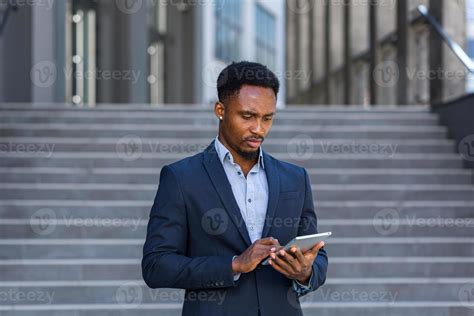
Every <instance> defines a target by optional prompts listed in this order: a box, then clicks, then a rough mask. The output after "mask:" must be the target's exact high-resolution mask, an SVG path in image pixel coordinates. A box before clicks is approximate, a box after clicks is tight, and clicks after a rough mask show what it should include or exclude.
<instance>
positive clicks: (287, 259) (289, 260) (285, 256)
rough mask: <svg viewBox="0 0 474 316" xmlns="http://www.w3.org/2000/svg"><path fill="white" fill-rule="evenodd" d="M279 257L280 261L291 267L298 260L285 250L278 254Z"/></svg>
mask: <svg viewBox="0 0 474 316" xmlns="http://www.w3.org/2000/svg"><path fill="white" fill-rule="evenodd" d="M277 255H278V257H279V258H280V259H282V260H283V261H285V262H287V263H288V264H289V265H291V266H293V262H294V261H296V259H295V258H294V257H293V256H292V255H291V254H289V253H288V252H287V251H286V250H284V249H280V250H279V251H278V252H277Z"/></svg>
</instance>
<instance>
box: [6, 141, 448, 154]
mask: <svg viewBox="0 0 474 316" xmlns="http://www.w3.org/2000/svg"><path fill="white" fill-rule="evenodd" d="M133 141H134V138H133V137H125V138H116V137H104V138H95V139H94V138H80V137H78V138H74V137H3V138H0V148H1V151H0V153H2V154H6V153H19V154H20V153H28V152H53V153H54V152H71V151H76V152H117V151H120V150H121V147H120V146H123V145H126V144H129V143H133ZM211 141H212V139H210V138H202V139H190V140H188V141H183V140H178V139H176V138H137V139H136V142H137V146H139V147H140V149H141V152H144V153H174V154H183V155H184V154H186V155H192V154H195V153H198V152H201V151H203V150H205V149H206V147H207V146H209V144H210V143H211ZM303 141H304V139H302V142H301V146H299V145H298V138H296V140H295V139H292V138H271V137H270V138H268V139H266V140H265V142H264V144H263V149H264V150H265V151H266V152H268V153H270V154H277V153H294V154H297V153H298V148H299V147H301V148H300V149H302V148H303V146H306V147H305V148H306V152H309V151H311V153H327V154H331V153H333V154H343V153H346V154H350V153H360V154H362V153H372V154H386V155H387V156H390V157H391V156H394V155H395V154H404V153H408V154H409V153H413V154H416V153H418V154H421V153H440V154H441V153H453V152H454V149H455V144H454V141H449V140H437V139H431V140H427V139H418V140H417V139H410V140H402V139H383V140H377V139H314V140H309V139H308V141H307V142H306V143H303Z"/></svg>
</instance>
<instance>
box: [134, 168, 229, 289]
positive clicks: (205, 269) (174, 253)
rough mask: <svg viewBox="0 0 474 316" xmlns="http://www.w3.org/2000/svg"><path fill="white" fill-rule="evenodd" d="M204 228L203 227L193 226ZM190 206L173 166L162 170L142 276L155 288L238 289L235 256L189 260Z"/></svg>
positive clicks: (149, 228) (151, 215)
mask: <svg viewBox="0 0 474 316" xmlns="http://www.w3.org/2000/svg"><path fill="white" fill-rule="evenodd" d="M193 224H195V225H200V223H193ZM187 225H188V224H187V216H186V204H185V202H184V198H183V193H182V191H181V188H180V186H179V181H178V179H177V177H176V176H175V173H174V172H173V170H172V168H171V167H170V166H165V167H163V168H162V171H161V174H160V184H159V188H158V192H157V194H156V197H155V200H154V204H153V207H152V209H151V212H150V218H149V222H148V228H147V236H146V241H145V245H144V247H143V259H142V275H143V279H144V280H145V283H146V284H147V285H148V286H149V287H151V288H181V289H216V288H225V287H233V286H236V283H235V282H234V278H233V274H232V256H231V255H230V256H204V257H194V258H190V257H187V256H186V255H185V254H186V249H187V239H188V235H187V234H188V226H187Z"/></svg>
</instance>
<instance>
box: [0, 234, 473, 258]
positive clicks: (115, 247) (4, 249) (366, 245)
mask: <svg viewBox="0 0 474 316" xmlns="http://www.w3.org/2000/svg"><path fill="white" fill-rule="evenodd" d="M469 240H470V241H471V243H470V242H469ZM360 241H361V244H359V245H357V246H354V244H350V243H344V242H345V240H343V239H339V238H337V237H336V238H333V239H331V240H330V241H328V245H327V246H326V251H328V252H329V254H330V255H331V258H332V257H343V256H350V257H368V256H385V255H387V247H389V248H390V256H391V257H398V256H400V257H415V256H426V257H435V256H438V255H439V250H440V249H443V255H445V256H447V257H474V243H472V241H474V238H471V239H468V240H467V238H466V239H462V238H457V239H456V238H452V240H450V239H448V240H447V242H445V243H441V242H439V241H437V240H436V239H435V240H433V242H430V243H428V242H426V243H425V242H423V243H422V242H417V241H416V240H413V242H411V243H402V242H398V243H396V241H397V240H394V241H395V242H394V243H389V242H391V241H392V240H390V238H387V240H386V243H370V242H364V241H363V239H361V240H360ZM379 241H380V240H379ZM419 241H423V240H419ZM457 241H458V242H457ZM143 243H144V240H143V239H110V240H97V239H84V240H83V242H82V243H81V242H80V241H76V243H74V241H71V242H69V243H68V242H67V241H65V242H62V241H55V240H48V239H30V240H28V239H19V240H11V239H4V240H2V241H1V243H0V260H4V259H74V258H83V259H94V258H103V259H120V258H122V259H134V258H135V259H136V258H140V257H141V256H142V254H143Z"/></svg>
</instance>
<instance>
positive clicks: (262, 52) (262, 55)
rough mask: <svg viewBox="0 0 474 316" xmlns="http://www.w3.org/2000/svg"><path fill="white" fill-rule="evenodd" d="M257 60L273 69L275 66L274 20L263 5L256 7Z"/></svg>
mask: <svg viewBox="0 0 474 316" xmlns="http://www.w3.org/2000/svg"><path fill="white" fill-rule="evenodd" d="M255 25H256V41H257V43H256V44H257V50H256V51H257V56H256V57H257V61H258V62H259V63H262V64H264V65H266V66H268V67H269V68H270V69H273V70H275V66H276V46H275V45H276V21H275V17H274V16H273V15H272V14H271V13H270V12H268V11H267V10H266V9H265V8H264V7H262V6H261V5H259V4H257V8H256V21H255Z"/></svg>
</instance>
